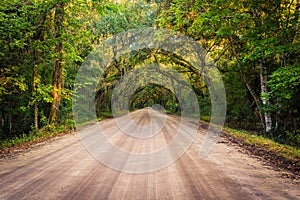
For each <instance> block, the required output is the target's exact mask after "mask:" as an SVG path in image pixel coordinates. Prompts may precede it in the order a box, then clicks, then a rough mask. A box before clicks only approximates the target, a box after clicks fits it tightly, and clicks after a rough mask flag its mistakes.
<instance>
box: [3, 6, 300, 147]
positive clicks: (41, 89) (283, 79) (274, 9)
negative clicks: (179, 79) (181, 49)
mask: <svg viewBox="0 0 300 200" xmlns="http://www.w3.org/2000/svg"><path fill="white" fill-rule="evenodd" d="M299 5H300V4H299V2H298V3H297V1H296V0H281V1H279V0H272V1H271V0H268V1H261V0H251V1H250V0H243V1H241V0H233V1H225V0H211V1H204V0H186V1H179V0H166V1H142V0H139V1H130V2H126V1H124V3H119V4H117V3H113V2H110V1H102V0H50V1H42V0H27V1H20V0H3V1H2V2H1V3H0V46H1V48H0V56H1V59H0V83H1V84H0V104H1V107H0V139H1V140H4V139H6V138H13V137H15V136H21V135H23V134H35V132H36V131H37V130H41V129H53V128H56V127H60V128H62V129H69V128H70V129H72V128H73V127H74V122H73V119H72V94H73V88H74V82H75V78H76V74H77V71H78V69H79V68H80V66H81V64H82V63H83V62H84V60H85V58H86V57H87V56H88V55H89V53H90V52H91V51H92V50H93V49H94V47H95V46H96V45H97V44H99V43H100V42H101V41H103V40H105V39H107V38H110V37H112V36H113V35H115V34H118V33H122V32H124V31H127V30H130V29H134V28H143V27H157V28H165V29H171V30H175V31H178V32H180V33H182V34H184V35H187V36H189V37H191V38H193V39H194V40H195V41H197V42H198V43H199V44H201V45H202V46H203V47H204V48H205V50H206V51H207V52H208V54H209V55H210V57H212V58H213V59H214V62H215V63H216V65H217V67H218V69H219V71H220V72H221V74H222V78H223V81H224V84H225V89H226V96H227V118H226V125H227V126H229V127H232V128H238V129H245V130H253V131H256V132H257V133H258V134H262V135H265V136H267V137H271V138H273V139H275V140H277V141H279V142H283V143H288V144H291V145H294V146H299V144H300V123H299V120H300V115H299V112H300V104H299V102H300V87H299V85H300V62H299V58H300V57H299V55H300V37H299V36H300V35H299V13H300V11H299ZM154 62H156V63H159V64H163V65H166V66H170V67H172V68H173V69H175V70H176V71H178V72H179V73H180V74H182V75H183V76H184V77H185V78H186V79H187V80H188V82H189V83H190V85H191V86H192V87H193V89H194V91H195V93H196V94H197V97H198V101H199V107H200V110H201V117H202V119H205V120H207V119H209V116H210V97H209V92H208V90H207V87H206V85H205V82H204V81H203V78H202V77H201V76H200V74H199V73H197V71H195V69H194V68H193V67H192V66H191V65H190V64H189V63H188V62H186V61H185V60H184V59H182V58H181V57H180V56H178V55H176V54H173V53H170V52H164V51H162V50H159V49H142V50H140V51H135V52H130V54H129V55H124V56H123V57H121V58H119V59H118V60H115V61H114V62H113V63H112V65H111V66H110V67H109V68H108V70H106V71H105V73H104V76H103V79H101V81H100V83H99V90H98V91H97V95H96V97H95V102H96V104H95V105H96V110H97V114H98V116H99V117H101V116H106V115H108V114H107V113H109V112H110V102H111V99H110V97H111V92H112V90H113V89H114V87H115V84H116V83H117V82H118V80H120V79H121V78H122V76H124V74H126V72H128V71H130V70H132V69H134V68H139V67H140V66H141V65H142V64H145V63H154ZM154 104H161V105H163V106H164V108H165V109H166V110H167V112H169V113H175V114H178V113H180V107H179V105H178V104H179V102H178V100H177V99H176V97H175V95H174V94H173V93H172V91H170V90H169V89H168V88H165V87H163V86H160V85H156V84H146V85H145V86H143V87H140V88H139V89H138V90H136V91H135V93H134V94H133V95H132V97H131V98H130V109H131V110H135V109H140V108H143V107H148V106H152V105H154Z"/></svg>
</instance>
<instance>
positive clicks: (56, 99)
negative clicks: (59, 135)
mask: <svg viewBox="0 0 300 200" xmlns="http://www.w3.org/2000/svg"><path fill="white" fill-rule="evenodd" d="M63 21H64V3H63V2H59V3H58V4H57V5H56V8H55V16H54V29H55V39H56V41H57V44H56V46H55V49H54V56H55V57H54V72H53V79H52V87H53V90H52V98H53V101H52V104H51V107H50V113H49V119H48V123H49V124H51V123H54V122H55V121H56V119H57V115H58V111H59V105H60V101H61V90H62V83H63V58H62V39H61V35H62V31H63Z"/></svg>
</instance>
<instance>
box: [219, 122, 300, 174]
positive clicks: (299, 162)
mask: <svg viewBox="0 0 300 200" xmlns="http://www.w3.org/2000/svg"><path fill="white" fill-rule="evenodd" d="M222 136H223V137H225V138H227V139H228V141H229V142H230V143H234V144H236V145H238V146H240V147H242V148H243V149H244V150H245V151H246V153H248V154H250V155H253V156H258V157H259V158H260V159H262V160H263V161H264V162H265V163H266V164H267V165H270V166H272V167H273V168H274V169H276V170H279V171H281V170H288V171H290V172H292V173H293V174H294V175H297V176H299V175H300V149H299V148H297V147H293V146H289V145H284V144H280V143H277V142H275V141H273V140H271V139H268V138H265V137H263V136H260V135H256V134H253V133H250V132H246V131H240V130H236V129H232V128H228V127H224V128H223V134H222Z"/></svg>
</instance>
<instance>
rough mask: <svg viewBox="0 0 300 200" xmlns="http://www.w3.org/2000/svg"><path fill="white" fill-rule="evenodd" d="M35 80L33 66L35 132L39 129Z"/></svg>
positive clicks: (34, 68)
mask: <svg viewBox="0 0 300 200" xmlns="http://www.w3.org/2000/svg"><path fill="white" fill-rule="evenodd" d="M36 79H37V74H36V65H34V66H33V86H32V88H33V89H32V90H33V94H34V96H33V98H34V100H33V101H34V108H33V109H34V111H33V112H34V128H35V130H38V129H39V125H38V124H39V119H38V105H37V100H36V96H37V94H36Z"/></svg>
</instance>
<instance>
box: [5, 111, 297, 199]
mask: <svg viewBox="0 0 300 200" xmlns="http://www.w3.org/2000/svg"><path fill="white" fill-rule="evenodd" d="M147 113H148V111H147V110H145V109H144V110H140V111H136V112H134V114H133V117H132V118H134V120H135V121H136V122H137V123H138V124H141V125H143V124H147V121H149V117H148V114H147ZM176 121H178V118H177V117H174V116H168V117H167V120H166V126H165V127H164V128H163V129H162V131H161V132H160V133H159V134H158V135H156V136H155V137H153V138H152V139H149V138H146V139H145V138H144V139H140V140H134V139H132V137H129V136H126V135H125V136H124V134H115V133H116V132H118V127H117V126H116V125H115V124H114V123H115V122H114V120H113V119H110V120H105V121H102V122H101V126H102V127H103V129H104V130H107V133H108V137H109V134H110V133H111V134H113V133H114V134H113V135H114V136H112V137H111V141H113V142H114V143H115V144H117V145H118V146H119V147H120V148H122V149H124V150H127V151H130V152H144V151H145V152H146V151H148V150H151V149H153V148H161V147H163V146H164V145H166V144H167V143H168V142H169V140H170V138H172V134H173V132H174V130H173V129H174V126H173V124H172V123H174V122H176ZM88 129H89V131H88V132H89V133H88V134H94V133H93V131H91V130H93V127H88ZM205 133H206V130H202V129H200V130H199V131H198V135H199V137H197V138H196V140H195V141H194V143H193V144H192V145H191V147H190V148H189V149H188V151H187V152H186V153H185V154H184V155H183V156H182V157H180V158H179V159H178V160H176V162H174V163H173V164H171V165H169V166H168V167H165V168H163V169H161V170H158V171H155V172H150V173H142V174H132V173H126V172H122V171H120V170H114V169H111V168H109V167H106V166H104V165H103V164H101V163H100V162H99V161H98V160H96V159H94V157H92V156H91V155H90V154H89V153H88V151H87V150H86V149H85V148H84V147H83V146H82V144H81V140H80V137H79V136H78V135H77V134H73V135H68V136H64V137H62V138H60V139H58V140H56V141H54V142H51V143H49V144H45V145H43V146H40V147H37V148H33V149H32V150H31V151H29V152H26V153H23V154H20V155H18V156H16V157H15V158H10V159H2V160H0V170H1V171H0V199H13V200H16V199H300V187H299V185H297V184H295V183H293V182H292V181H291V180H289V179H283V178H281V173H279V172H275V171H273V170H272V169H268V168H267V167H265V166H263V165H262V164H261V163H260V162H259V161H257V160H256V159H255V158H252V157H249V156H248V155H245V154H243V153H240V152H239V151H238V150H237V149H236V147H232V146H228V145H227V144H225V143H222V142H221V143H218V144H217V145H216V146H215V148H214V150H213V152H212V153H211V154H210V155H209V156H208V157H206V158H205V159H202V160H200V159H199V157H198V151H199V145H198V144H199V143H200V142H201V139H202V138H203V135H205ZM148 140H151V142H148ZM149 145H151V148H150V147H148V146H149ZM137 164H138V163H137Z"/></svg>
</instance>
